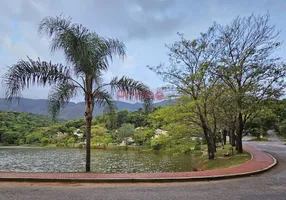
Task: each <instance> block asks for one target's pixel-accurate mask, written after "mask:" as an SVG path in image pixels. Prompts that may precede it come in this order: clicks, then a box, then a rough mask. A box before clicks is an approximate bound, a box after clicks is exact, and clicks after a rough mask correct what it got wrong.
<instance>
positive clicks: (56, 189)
mask: <svg viewBox="0 0 286 200" xmlns="http://www.w3.org/2000/svg"><path fill="white" fill-rule="evenodd" d="M272 137H275V138H276V135H275V133H271V134H270V137H269V138H270V139H271V138H272ZM277 138H278V137H277ZM277 138H276V139H277ZM276 139H275V140H274V141H272V142H246V143H248V144H249V145H251V146H253V147H254V148H257V149H259V150H262V151H265V152H267V153H270V154H271V155H273V156H274V157H275V158H276V159H277V160H278V165H277V166H276V167H274V168H273V169H272V170H270V171H268V172H266V173H263V174H260V175H255V176H251V177H246V178H238V179H230V180H223V181H209V182H191V183H137V184H134V183H133V184H131V183H130V184H58V183H54V184H51V183H43V184H40V185H39V184H38V183H6V182H2V183H0V200H2V199H3V200H4V199H5V200H10V199H21V200H26V199H27V200H28V199H29V200H30V199H42V200H45V199H47V200H50V199H63V200H70V199H72V200H73V199H80V200H84V199H88V200H90V199H100V200H101V199H124V200H126V199H136V200H139V199H144V200H148V199H159V200H160V199H162V200H163V199H164V200H166V199H180V200H187V199H188V200H189V199H208V200H210V199H216V200H217V199H219V200H222V199H227V200H228V199H231V200H236V199H251V200H255V199H259V200H260V199H265V200H268V199H271V200H272V199H274V200H276V199H277V200H280V199H281V200H285V199H286V145H284V142H282V141H280V139H279V138H278V141H277V140H276Z"/></svg>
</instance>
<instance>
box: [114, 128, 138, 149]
mask: <svg viewBox="0 0 286 200" xmlns="http://www.w3.org/2000/svg"><path fill="white" fill-rule="evenodd" d="M134 129H135V128H134V125H133V124H126V123H125V124H122V126H121V127H120V128H119V129H118V138H119V139H120V141H125V144H126V146H127V145H128V142H127V139H128V137H132V136H133V134H134Z"/></svg>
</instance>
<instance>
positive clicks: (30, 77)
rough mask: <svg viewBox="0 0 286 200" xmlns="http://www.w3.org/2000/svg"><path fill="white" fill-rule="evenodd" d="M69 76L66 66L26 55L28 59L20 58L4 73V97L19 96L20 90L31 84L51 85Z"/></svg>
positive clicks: (9, 98)
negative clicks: (33, 58)
mask: <svg viewBox="0 0 286 200" xmlns="http://www.w3.org/2000/svg"><path fill="white" fill-rule="evenodd" d="M70 77H71V74H70V70H69V68H68V67H65V66H63V65H61V64H52V63H51V62H46V61H41V60H40V59H38V60H37V61H33V60H32V59H30V58H29V57H28V61H24V60H20V61H19V62H18V63H17V64H15V65H13V66H12V67H10V69H9V70H8V72H7V73H6V74H5V75H4V85H5V87H6V98H7V99H8V100H11V99H12V98H13V97H19V96H20V94H21V91H22V90H24V89H25V88H29V87H30V86H31V85H36V84H37V85H42V86H45V85H47V84H48V85H52V84H56V83H60V82H65V81H66V80H68V79H69V78H70Z"/></svg>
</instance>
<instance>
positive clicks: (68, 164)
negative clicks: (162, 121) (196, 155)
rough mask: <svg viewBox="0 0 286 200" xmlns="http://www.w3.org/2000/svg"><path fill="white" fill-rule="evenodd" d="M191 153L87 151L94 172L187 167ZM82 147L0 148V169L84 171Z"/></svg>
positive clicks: (162, 170) (16, 170) (165, 170)
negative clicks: (89, 154)
mask: <svg viewBox="0 0 286 200" xmlns="http://www.w3.org/2000/svg"><path fill="white" fill-rule="evenodd" d="M191 163H192V156H191V155H187V154H182V155H178V156H173V155H172V154H170V153H166V152H157V151H151V152H142V151H141V152H139V151H130V150H128V151H125V150H94V149H92V151H91V170H92V171H93V172H97V173H140V172H149V173H153V172H178V171H191V169H192V164H191ZM84 170H85V149H76V148H73V149H59V148H17V147H16V148H15V147H10V148H4V147H2V148H0V171H2V172H3V171H4V172H8V171H9V172H84Z"/></svg>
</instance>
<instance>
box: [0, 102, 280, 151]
mask: <svg viewBox="0 0 286 200" xmlns="http://www.w3.org/2000/svg"><path fill="white" fill-rule="evenodd" d="M181 101H183V100H182V99H179V100H178V104H177V105H170V106H168V107H165V108H163V107H155V109H154V111H153V112H152V113H146V112H145V111H144V110H143V109H139V110H138V111H135V112H128V111H127V110H121V111H118V112H113V113H106V114H104V115H102V116H97V117H95V118H94V120H93V124H92V128H91V133H92V139H91V144H92V148H112V147H114V145H119V144H122V146H125V145H128V144H129V145H131V144H134V145H136V146H137V147H145V148H152V149H155V150H160V149H161V150H162V149H163V150H171V151H173V152H178V153H182V152H191V151H196V150H200V149H201V147H202V145H203V144H205V143H206V140H205V138H204V135H203V133H202V130H201V129H199V127H198V126H192V124H190V123H189V122H188V121H186V120H184V119H186V118H188V117H191V116H192V115H193V113H192V111H191V110H190V108H191V106H190V105H186V104H182V102H181ZM85 126H86V123H85V120H84V119H76V120H70V121H63V122H58V123H54V122H52V121H51V119H50V118H48V117H45V116H40V115H34V114H27V113H16V112H3V111H0V143H2V144H4V145H8V144H17V145H23V144H31V145H43V146H45V145H50V144H52V145H51V146H53V145H54V146H58V147H81V146H82V145H83V144H84V143H83V142H84V141H85V132H84V130H85ZM270 129H271V130H276V131H277V132H278V133H279V134H281V135H283V136H286V99H284V100H272V101H268V102H265V103H264V108H263V109H262V111H261V112H259V113H258V114H257V115H256V116H255V117H254V118H253V119H252V120H251V121H249V122H248V123H247V125H246V130H245V133H244V134H251V135H253V136H255V137H257V138H258V139H259V138H260V136H261V135H264V136H265V135H266V131H267V130H270ZM156 130H157V131H156ZM163 130H164V131H163ZM160 131H161V132H160ZM162 132H163V133H164V132H166V133H167V134H162ZM160 133H161V134H160ZM200 138H201V139H200ZM216 138H217V141H216V144H217V145H221V144H222V142H223V135H222V133H221V132H220V131H218V132H217V133H216ZM80 144H81V145H80Z"/></svg>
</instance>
